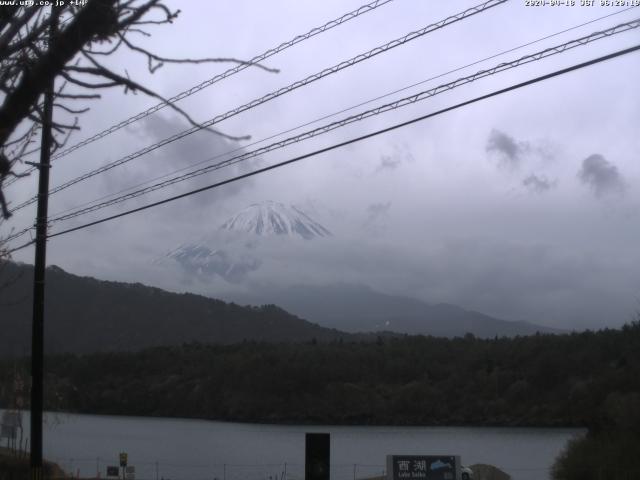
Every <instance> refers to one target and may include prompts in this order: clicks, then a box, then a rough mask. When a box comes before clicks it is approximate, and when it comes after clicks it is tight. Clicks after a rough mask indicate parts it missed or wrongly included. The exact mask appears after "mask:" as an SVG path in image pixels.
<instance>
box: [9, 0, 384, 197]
mask: <svg viewBox="0 0 640 480" xmlns="http://www.w3.org/2000/svg"><path fill="white" fill-rule="evenodd" d="M392 1H393V0H375V1H374V2H371V3H368V4H366V5H363V6H361V7H359V8H357V9H355V10H352V11H351V12H348V13H345V14H344V15H342V16H340V17H338V18H336V19H334V20H330V21H329V22H327V23H325V24H324V25H321V26H319V27H315V28H312V29H311V30H309V31H308V32H306V33H303V34H301V35H297V36H295V37H293V38H292V39H291V40H288V41H286V42H283V43H281V44H280V45H278V46H277V47H273V48H270V49H269V50H266V51H264V52H262V53H261V54H259V55H256V56H255V57H253V58H252V59H250V60H248V61H247V62H246V63H242V64H239V65H236V66H235V67H233V68H230V69H228V70H226V71H224V72H222V73H220V74H218V75H216V76H214V77H212V78H210V79H209V80H205V81H204V82H202V83H200V84H198V85H195V86H194V87H191V88H189V89H187V90H185V91H183V92H180V93H178V94H177V95H174V96H173V97H171V98H169V99H168V100H167V102H161V103H158V104H156V105H154V106H153V107H151V108H148V109H147V110H144V111H143V112H140V113H138V114H136V115H134V116H132V117H129V118H127V119H126V120H123V121H121V122H119V123H117V124H115V125H113V126H111V127H109V128H107V129H105V130H103V131H101V132H98V133H96V134H95V135H92V136H91V137H89V138H86V139H85V140H83V141H81V142H78V143H76V144H75V145H71V146H70V147H68V148H66V149H65V150H63V151H61V152H59V153H56V154H55V155H53V157H52V158H51V159H52V160H57V159H59V158H62V157H65V156H67V155H69V154H70V153H71V152H74V151H76V150H78V149H79V148H82V147H84V146H86V145H89V144H90V143H93V142H95V141H96V140H99V139H101V138H104V137H106V136H107V135H110V134H112V133H114V132H116V131H118V130H120V129H122V128H124V127H126V126H127V125H130V124H132V123H134V122H137V121H138V120H142V119H143V118H145V117H148V116H149V115H151V114H153V113H155V112H157V111H159V110H162V109H163V108H165V107H166V106H167V105H168V104H170V103H176V102H178V101H180V100H182V99H183V98H187V97H189V96H191V95H193V94H194V93H197V92H199V91H200V90H203V89H205V88H207V87H210V86H211V85H213V84H215V83H218V82H219V81H221V80H224V79H225V78H228V77H230V76H232V75H235V74H236V73H239V72H241V71H242V70H244V69H246V68H249V67H251V66H253V65H255V64H257V63H260V62H262V61H264V60H266V59H268V58H270V57H272V56H274V55H276V54H278V53H280V52H282V51H284V50H286V49H288V48H290V47H293V46H294V45H297V44H298V43H300V42H303V41H305V40H308V39H309V38H311V37H314V36H316V35H319V34H321V33H324V32H326V31H328V30H331V29H332V28H334V27H337V26H339V25H342V24H343V23H346V22H348V21H349V20H353V19H354V18H357V17H359V16H360V15H364V14H365V13H368V12H371V11H373V10H375V9H376V8H378V7H382V6H383V5H386V4H387V3H390V2H392ZM67 21H68V20H67ZM33 151H34V152H36V151H37V150H33ZM34 170H35V167H31V168H29V169H28V170H26V172H28V173H30V172H32V171H34ZM11 180H12V181H11V182H7V184H6V185H7V186H8V185H11V183H13V181H15V179H11Z"/></svg>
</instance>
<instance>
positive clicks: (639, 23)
mask: <svg viewBox="0 0 640 480" xmlns="http://www.w3.org/2000/svg"><path fill="white" fill-rule="evenodd" d="M638 27H640V19H638V20H634V21H632V22H627V23H624V24H620V25H616V26H615V27H611V28H609V29H607V30H604V31H601V32H594V33H592V34H590V35H587V36H584V37H581V38H578V39H576V40H572V41H569V42H566V43H564V44H561V45H557V46H555V47H550V48H547V49H544V50H541V51H539V52H536V53H533V54H529V55H525V56H523V57H520V58H519V59H516V60H513V61H511V62H503V63H500V64H499V65H497V66H495V67H493V68H490V69H487V70H480V71H479V72H476V73H474V74H472V75H469V76H466V77H462V78H459V79H457V80H454V81H453V82H449V83H446V84H443V85H439V86H437V87H434V88H431V89H429V90H424V91H422V92H419V93H416V94H414V95H411V96H409V97H405V98H402V99H399V100H396V101H394V102H391V103H387V104H384V105H381V106H378V107H376V108H373V109H370V110H366V111H364V112H360V113H358V114H355V115H351V116H349V117H346V118H344V119H342V120H338V121H335V122H332V123H329V124H326V125H323V126H321V127H318V128H315V129H313V130H309V131H306V132H303V133H301V134H299V135H295V136H293V137H289V138H286V139H284V140H281V141H279V142H275V143H272V144H270V145H267V146H264V147H261V148H258V149H256V150H252V151H249V152H245V153H243V154H240V155H237V156H235V157H232V158H230V159H228V160H224V161H222V162H219V163H217V164H214V165H209V166H206V167H203V168H200V169H197V170H194V171H192V172H188V173H185V174H183V175H180V176H177V177H173V178H170V179H168V180H165V181H163V182H160V183H157V184H154V185H151V186H149V187H146V188H142V189H140V190H137V191H134V192H131V193H128V194H126V195H122V196H120V197H116V198H114V199H111V200H108V201H105V202H102V203H98V204H95V205H92V206H88V207H85V208H80V209H78V210H75V211H73V212H71V213H68V214H65V215H60V216H57V217H54V218H52V219H51V222H59V221H63V220H69V219H71V218H74V217H78V216H80V215H84V214H86V213H90V212H94V211H96V210H100V209H103V208H106V207H109V206H112V205H115V204H118V203H122V202H124V201H126V200H130V199H133V198H137V197H139V196H142V195H145V194H147V193H151V192H153V191H155V190H160V189H162V188H166V187H168V186H169V185H173V184H175V183H178V182H182V181H185V180H188V179H190V178H194V177H196V176H200V175H204V174H206V173H209V172H212V171H215V170H219V169H221V168H224V167H227V166H229V165H234V164H237V163H240V162H242V161H246V160H248V159H250V158H254V157H257V156H259V155H263V154H265V153H268V152H271V151H274V150H277V149H280V148H284V147H286V146H289V145H292V144H294V143H299V142H302V141H304V140H308V139H310V138H314V137H316V136H319V135H322V134H325V133H328V132H330V131H333V130H336V129H338V128H342V127H344V126H346V125H349V124H351V123H355V122H359V121H362V120H364V119H366V118H370V117H373V116H376V115H380V114H382V113H386V112H389V111H392V110H396V109H398V108H402V107H405V106H408V105H412V104H414V103H417V102H419V101H422V100H426V99H427V98H431V97H434V96H436V95H438V94H440V93H443V92H446V91H449V90H452V89H454V88H457V87H460V86H462V85H466V84H468V83H471V82H474V81H476V80H479V79H481V78H485V77H488V76H491V75H495V74H497V73H500V72H504V71H506V70H510V69H512V68H516V67H519V66H521V65H525V64H528V63H531V62H535V61H538V60H541V59H543V58H548V57H550V56H553V55H557V54H559V53H563V52H566V51H567V50H570V49H573V48H576V47H579V46H583V45H587V44H589V43H591V42H594V41H596V40H600V39H602V38H608V37H610V36H611V35H615V34H618V33H622V32H625V31H629V30H631V29H635V28H638Z"/></svg>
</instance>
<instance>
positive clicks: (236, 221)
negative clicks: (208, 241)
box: [220, 201, 331, 240]
mask: <svg viewBox="0 0 640 480" xmlns="http://www.w3.org/2000/svg"><path fill="white" fill-rule="evenodd" d="M220 228H221V229H223V230H228V231H232V232H242V233H248V234H253V235H258V236H270V235H285V236H289V237H299V238H303V239H305V240H311V239H313V238H317V237H329V236H331V232H330V231H329V230H327V229H326V228H325V227H323V226H322V225H320V224H319V223H318V222H316V221H315V220H313V219H312V218H311V217H310V216H309V215H308V214H307V213H305V212H303V211H302V210H301V209H300V208H298V207H295V206H292V205H284V204H283V203H280V202H273V201H266V202H262V203H254V204H253V205H251V206H249V207H247V208H245V209H244V210H242V211H241V212H239V213H237V214H236V215H234V216H233V217H231V218H230V219H229V220H227V221H226V222H224V223H223V224H222V226H221V227H220Z"/></svg>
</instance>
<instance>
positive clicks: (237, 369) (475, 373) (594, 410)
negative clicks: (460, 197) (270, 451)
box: [0, 322, 640, 480]
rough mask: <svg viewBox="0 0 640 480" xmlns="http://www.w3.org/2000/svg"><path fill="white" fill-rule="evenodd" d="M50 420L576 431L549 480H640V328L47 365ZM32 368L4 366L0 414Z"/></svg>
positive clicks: (184, 351) (231, 349)
mask: <svg viewBox="0 0 640 480" xmlns="http://www.w3.org/2000/svg"><path fill="white" fill-rule="evenodd" d="M45 369H46V402H47V408H48V409H51V410H65V411H71V412H84V413H103V414H121V415H153V416H179V417H198V418H209V419H220V420H236V421H250V422H296V423H332V424H395V425H408V424H411V425H503V426H516V425H518V426H582V427H587V428H588V432H589V433H588V434H587V435H586V436H584V437H582V438H579V439H576V440H575V441H573V442H572V443H571V444H570V445H569V447H568V448H567V450H566V451H565V452H563V454H562V455H561V456H560V457H559V458H558V461H557V462H556V465H555V467H554V478H556V479H558V480H561V479H565V480H569V479H580V480H590V479H593V480H599V479H602V478H607V479H618V478H619V479H630V478H640V456H638V455H637V453H638V452H640V408H639V407H638V406H639V405H640V322H634V323H631V324H629V325H627V326H625V327H623V328H622V329H621V330H603V331H598V332H583V333H574V334H570V335H535V336H530V337H517V338H513V339H509V338H495V339H493V340H483V339H477V338H475V337H473V336H472V335H467V336H465V337H464V338H454V339H446V338H434V337H422V336H405V337H403V338H397V337H389V338H379V339H378V341H377V342H349V341H344V340H338V341H335V342H331V343H322V342H317V341H310V342H305V343H282V344H273V343H258V342H243V343H238V344H234V345H203V344H185V345H182V346H171V347H156V348H152V349H147V350H144V351H140V352H128V353H122V352H121V353H96V354H89V355H71V354H65V355H55V356H49V357H48V358H47V359H46V367H45ZM20 372H22V377H23V378H26V377H28V373H27V372H28V360H27V359H15V358H9V357H6V358H4V359H0V406H2V407H8V406H13V405H14V404H15V403H16V401H17V399H18V397H23V399H25V398H26V397H28V395H27V394H26V392H16V388H15V385H20V384H21V382H15V378H16V374H18V375H20Z"/></svg>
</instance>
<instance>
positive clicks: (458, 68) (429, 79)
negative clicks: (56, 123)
mask: <svg viewBox="0 0 640 480" xmlns="http://www.w3.org/2000/svg"><path fill="white" fill-rule="evenodd" d="M632 8H637V7H629V8H627V9H625V10H619V11H616V12H613V13H610V14H607V15H603V16H601V17H598V18H595V19H593V20H589V21H587V22H584V23H580V24H578V25H574V26H573V27H569V28H566V29H564V30H561V31H558V32H555V33H552V34H550V35H546V36H544V37H541V38H538V39H536V40H532V41H530V42H527V43H523V44H520V45H518V46H516V47H512V48H509V49H507V50H502V51H501V52H499V53H495V54H493V55H490V56H488V57H484V58H482V59H480V60H476V61H474V62H472V63H467V64H466V65H463V66H461V67H457V68H455V69H453V70H448V71H447V72H444V73H440V74H438V75H435V76H432V77H429V78H427V79H425V80H421V81H419V82H416V83H413V84H411V85H407V86H405V87H402V88H399V89H396V90H393V91H391V92H388V93H385V94H382V95H379V96H377V97H374V98H371V99H368V100H365V101H363V102H360V103H357V104H355V105H351V106H350V107H346V108H343V109H341V110H338V111H336V112H332V113H329V114H326V115H323V116H321V117H318V118H315V119H313V120H309V121H307V122H305V123H302V124H300V125H297V126H295V127H291V128H288V129H286V130H281V131H280V132H278V133H274V134H271V135H269V136H267V137H263V138H261V139H260V140H255V141H253V142H251V143H249V144H247V145H243V146H240V147H235V148H233V149H231V150H227V151H226V152H223V153H219V154H216V155H214V156H213V157H209V158H207V159H205V160H200V161H198V162H196V163H194V164H191V165H187V166H185V167H182V168H179V169H176V170H173V171H171V172H168V173H165V174H163V175H159V176H157V177H153V178H151V179H148V180H145V181H144V182H140V183H138V184H135V185H131V186H129V187H126V188H124V189H122V190H119V191H117V192H113V193H109V194H107V195H103V196H101V197H98V198H96V199H94V200H91V201H89V202H85V203H82V204H80V205H76V206H74V207H71V208H67V209H65V210H61V211H59V212H57V213H56V214H55V215H54V216H60V215H62V214H64V213H67V212H70V211H73V210H77V209H79V208H84V207H86V206H89V205H93V204H95V203H98V202H100V201H102V200H105V199H107V198H112V197H118V196H121V195H122V194H124V193H125V192H128V191H130V190H134V189H137V188H139V187H142V186H143V185H148V184H150V183H153V182H157V181H158V180H161V179H163V178H167V177H169V176H171V175H175V174H177V173H180V172H183V171H185V170H189V169H191V168H194V167H196V166H198V165H202V164H203V163H208V162H212V161H214V160H217V159H218V158H222V157H226V156H228V155H231V154H233V153H236V152H238V151H241V150H244V149H245V148H247V147H253V146H255V145H258V144H260V143H263V142H266V141H268V140H272V139H274V138H277V137H279V136H282V135H285V134H287V133H291V132H294V131H296V130H299V129H301V128H304V127H307V126H309V125H313V124H314V123H318V122H320V121H322V120H326V119H328V118H331V117H335V116H336V115H340V114H341V113H346V112H348V111H351V110H354V109H356V108H358V107H362V106H364V105H368V104H370V103H373V102H375V101H378V100H382V99H384V98H387V97H390V96H392V95H395V94H397V93H400V92H404V91H406V90H409V89H411V88H414V87H417V86H418V85H422V84H424V83H427V82H430V81H433V80H436V79H438V78H442V77H444V76H446V75H449V74H451V73H455V72H458V71H460V70H464V69H466V68H468V67H472V66H474V65H477V64H479V63H482V62H485V61H487V60H491V59H493V58H496V57H499V56H502V55H504V54H507V53H511V52H513V51H516V50H520V49H522V48H524V47H528V46H530V45H534V44H536V43H539V42H542V41H544V40H548V39H549V38H553V37H557V36H558V35H561V34H563V33H567V32H569V31H572V30H576V29H578V28H581V27H584V26H585V25H589V24H591V23H595V22H597V21H600V20H603V19H605V18H609V17H611V16H614V15H619V14H621V13H623V12H625V11H627V10H631V9H632Z"/></svg>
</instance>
